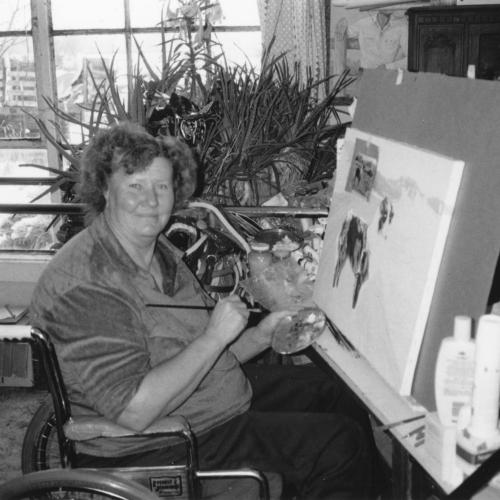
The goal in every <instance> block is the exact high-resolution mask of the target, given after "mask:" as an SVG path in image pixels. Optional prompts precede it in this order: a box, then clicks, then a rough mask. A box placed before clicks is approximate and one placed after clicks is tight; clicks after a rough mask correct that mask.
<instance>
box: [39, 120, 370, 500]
mask: <svg viewBox="0 0 500 500" xmlns="http://www.w3.org/2000/svg"><path fill="white" fill-rule="evenodd" d="M194 179H195V164H194V161H193V158H192V156H191V154H190V151H189V149H188V148H187V146H185V145H183V144H182V143H181V142H179V141H178V140H177V139H175V138H171V137H170V138H165V137H162V138H154V137H152V136H151V135H149V134H148V133H146V132H145V131H144V130H143V129H142V128H140V127H139V126H136V125H132V124H129V123H122V124H119V125H115V126H113V127H110V128H109V129H107V130H105V131H102V132H100V133H99V134H97V135H96V137H95V138H94V139H93V140H92V141H91V143H90V145H89V146H88V148H87V149H86V151H85V152H84V155H83V158H82V180H81V196H82V198H83V199H84V201H86V202H87V204H88V206H89V212H88V219H89V225H88V227H87V228H86V229H84V230H83V231H82V232H80V233H79V234H78V235H76V236H75V237H74V238H73V239H71V240H70V241H69V242H68V243H66V244H65V245H64V246H63V247H62V249H61V250H60V251H59V252H58V253H57V255H56V256H55V257H54V258H53V260H52V261H51V263H50V264H49V266H48V267H47V269H46V271H45V272H44V274H43V275H42V277H41V278H40V281H39V283H38V286H37V289H36V291H35V292H34V294H33V301H32V306H31V319H32V323H33V325H35V326H38V327H40V328H42V329H44V330H46V331H47V332H49V334H50V335H51V337H52V340H53V342H54V343H55V345H56V349H57V351H58V356H59V360H60V364H61V367H62V371H63V377H64V380H65V383H66V386H67V388H68V391H69V397H70V399H71V401H72V405H73V413H74V414H75V415H81V414H85V415H96V414H97V415H104V416H105V417H107V418H109V419H111V420H113V421H116V422H118V423H119V424H121V425H124V426H126V427H129V428H131V429H134V430H141V429H144V428H145V427H146V426H148V425H150V424H151V423H152V422H154V421H155V419H157V418H159V417H162V416H165V415H183V416H184V417H185V418H186V419H187V420H188V421H189V423H190V425H191V427H192V429H193V431H194V433H195V434H196V436H197V442H198V451H199V460H200V464H201V466H202V467H206V468H224V467H238V466H244V465H246V466H248V465H251V466H254V467H257V468H259V469H261V470H264V471H275V472H278V473H280V474H281V476H282V477H283V482H284V491H285V496H286V495H288V493H287V492H291V491H293V492H295V493H294V494H298V495H300V497H301V498H308V499H309V498H335V497H336V496H337V495H338V496H339V497H342V498H348V497H351V498H362V497H366V496H368V494H369V488H370V483H371V479H370V477H371V459H370V451H369V444H368V439H367V435H366V433H365V431H364V430H362V428H361V426H360V424H359V422H361V421H362V420H363V418H365V417H364V415H361V413H360V412H358V410H357V409H356V407H355V405H353V404H351V403H350V402H348V398H347V396H346V394H344V392H343V391H342V389H341V388H340V385H339V384H338V383H335V382H333V381H331V380H330V379H329V378H327V377H325V376H324V375H323V374H322V373H321V372H320V371H319V370H318V369H315V368H314V367H293V366H288V367H287V366H266V365H256V364H253V365H252V364H248V363H247V364H246V365H245V366H244V367H243V366H242V364H243V363H245V362H246V361H248V360H250V359H251V358H253V357H255V355H257V354H258V353H260V352H262V351H263V350H264V349H266V348H268V347H269V345H270V339H271V335H272V332H273V330H274V328H275V326H276V324H277V322H278V321H279V320H280V319H281V318H282V317H283V314H285V313H278V312H277V313H271V314H269V315H267V316H266V317H264V319H262V320H261V321H260V323H258V324H257V326H254V327H251V328H246V329H245V327H246V323H247V320H248V316H249V313H248V310H247V307H246V306H245V304H244V303H243V302H242V301H241V300H240V299H239V298H238V297H236V296H231V297H228V298H225V299H223V300H220V301H219V302H218V303H217V304H216V306H215V308H214V309H213V311H211V313H209V312H207V311H206V310H202V309H200V310H186V309H182V308H175V307H171V308H152V307H148V304H151V303H163V304H171V305H173V306H175V305H176V304H177V305H186V304H187V305H200V306H203V305H206V304H211V299H210V298H209V297H208V296H206V295H205V294H204V292H203V291H202V289H201V288H200V286H199V284H198V283H197V281H196V279H195V277H194V276H193V275H192V274H191V272H190V271H189V269H188V268H187V267H186V265H185V264H184V263H183V261H182V254H181V252H179V251H178V250H177V249H176V248H175V247H173V245H172V244H170V243H169V241H168V240H167V239H166V238H165V236H164V235H163V234H162V231H163V229H164V228H165V225H166V224H167V222H168V220H169V218H170V216H171V214H172V211H173V210H174V208H175V206H176V205H177V206H178V205H180V204H182V203H183V202H184V201H185V200H186V198H187V197H189V196H190V195H191V193H192V192H193V189H194ZM349 408H350V410H349ZM339 409H340V410H341V411H344V412H346V413H351V415H353V416H356V418H357V419H358V421H359V422H355V421H354V420H353V419H351V418H348V417H347V416H343V415H340V414H338V413H334V412H335V411H337V410H339ZM360 415H361V416H360ZM77 453H78V463H79V465H80V466H94V467H105V466H131V465H142V466H145V465H158V464H164V463H167V462H168V463H171V462H173V461H176V460H180V459H181V458H182V453H183V447H182V446H175V445H174V446H172V445H169V442H168V440H166V439H165V438H162V437H141V438H135V439H133V440H124V439H119V440H114V439H102V438H101V439H99V440H95V441H88V442H82V443H79V444H78V445H77Z"/></svg>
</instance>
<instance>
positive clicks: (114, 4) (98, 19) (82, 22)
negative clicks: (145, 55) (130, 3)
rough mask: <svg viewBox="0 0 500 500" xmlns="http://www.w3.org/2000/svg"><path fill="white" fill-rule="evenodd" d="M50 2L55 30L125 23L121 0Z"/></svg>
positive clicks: (114, 26)
mask: <svg viewBox="0 0 500 500" xmlns="http://www.w3.org/2000/svg"><path fill="white" fill-rule="evenodd" d="M139 2H141V0H139ZM51 3H52V23H53V27H54V29H56V30H61V29H85V28H88V29H91V28H123V26H124V24H125V21H124V19H125V17H124V11H123V0H85V1H82V0H52V1H51Z"/></svg>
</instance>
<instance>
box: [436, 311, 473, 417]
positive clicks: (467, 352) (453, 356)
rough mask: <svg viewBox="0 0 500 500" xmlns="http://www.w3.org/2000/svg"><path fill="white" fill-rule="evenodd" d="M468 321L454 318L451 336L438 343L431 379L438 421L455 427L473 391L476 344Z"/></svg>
mask: <svg viewBox="0 0 500 500" xmlns="http://www.w3.org/2000/svg"><path fill="white" fill-rule="evenodd" d="M471 325H472V322H471V318H469V317H468V316H456V317H455V321H454V329H453V336H452V337H446V338H444V339H443V340H442V342H441V347H440V348H439V353H438V357H437V362H436V372H435V375H434V391H435V397H436V407H437V413H438V416H439V420H440V421H441V424H443V425H445V426H449V425H456V424H457V420H458V415H459V412H460V409H461V408H462V407H463V406H465V405H470V404H471V399H472V391H473V387H474V356H475V344H474V341H473V340H471Z"/></svg>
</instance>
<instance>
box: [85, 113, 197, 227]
mask: <svg viewBox="0 0 500 500" xmlns="http://www.w3.org/2000/svg"><path fill="white" fill-rule="evenodd" d="M158 157H162V158H166V159H167V160H169V161H170V163H171V164H172V168H173V171H174V194H175V206H176V207H180V206H182V205H183V204H184V203H185V202H186V200H187V199H188V198H189V197H190V196H192V194H193V193H194V190H195V188H196V169H197V165H196V162H195V160H194V157H193V155H192V153H191V150H190V149H189V147H188V146H187V145H186V144H184V143H183V142H181V141H180V140H179V139H177V138H176V137H164V136H162V137H153V136H152V135H151V134H149V133H148V132H146V130H145V129H144V128H143V127H141V126H140V125H138V124H136V123H132V122H121V123H118V124H116V125H112V126H111V127H109V128H107V129H104V130H101V131H99V132H98V133H97V134H96V135H95V136H94V137H93V138H92V140H91V141H90V143H89V144H88V146H87V147H86V148H85V149H84V151H83V155H82V158H81V167H80V183H79V186H78V193H79V196H80V199H81V201H82V203H85V204H86V205H87V213H86V222H87V223H90V222H91V221H92V220H93V219H94V218H95V217H96V216H97V215H98V214H100V213H101V212H103V211H104V208H105V207H106V200H105V198H104V193H105V192H106V190H107V189H108V180H109V178H110V177H111V175H112V173H113V172H115V171H117V170H118V169H120V168H123V169H124V170H125V172H126V173H127V174H132V173H134V172H137V171H140V170H144V169H145V168H146V167H148V166H149V165H150V164H151V162H152V161H153V160H154V159H155V158H158Z"/></svg>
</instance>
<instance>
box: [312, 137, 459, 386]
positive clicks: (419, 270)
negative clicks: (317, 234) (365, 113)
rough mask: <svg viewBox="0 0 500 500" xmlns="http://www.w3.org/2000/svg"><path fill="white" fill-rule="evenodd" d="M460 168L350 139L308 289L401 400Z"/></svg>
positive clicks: (375, 141) (427, 155)
mask: <svg viewBox="0 0 500 500" xmlns="http://www.w3.org/2000/svg"><path fill="white" fill-rule="evenodd" d="M463 166H464V164H463V162H462V161H460V160H455V159H452V158H448V157H445V156H442V155H439V154H437V153H434V152H430V151H426V150H423V149H419V148H415V147H413V146H409V145H406V144H403V143H399V142H395V141H391V140H388V139H384V138H381V137H376V136H373V135H368V134H365V133H363V132H361V131H359V130H356V129H349V130H348V131H347V134H346V137H345V142H344V144H343V150H342V153H341V155H340V161H339V165H338V166H337V174H336V182H335V189H334V194H333V198H332V203H331V206H330V215H329V218H328V224H327V228H326V234H325V241H324V244H323V250H322V252H321V259H320V264H319V270H318V275H317V279H316V284H315V289H314V299H315V302H316V303H317V304H318V306H320V307H321V308H322V309H323V310H324V311H325V312H326V313H327V315H328V317H329V318H330V319H331V320H332V321H333V323H334V324H335V325H336V326H337V327H338V328H339V329H340V330H341V332H342V333H343V334H344V335H345V336H346V337H347V339H348V340H349V341H350V342H351V343H352V344H353V345H354V346H355V348H356V349H357V351H358V352H359V353H361V354H362V355H363V356H364V357H365V358H366V359H367V360H368V362H370V364H372V366H373V367H374V368H375V369H376V370H377V371H378V372H379V373H380V374H381V375H382V376H383V377H384V378H385V380H386V381H387V382H388V383H389V384H390V385H391V386H393V387H394V388H395V389H396V390H397V391H399V392H400V393H401V394H403V395H405V394H410V391H411V383H412V380H413V374H414V370H415V366H416V362H417V358H418V353H419V350H420V344H421V342H422V338H423V334H424V330H425V324H426V321H427V316H428V313H429V308H430V304H431V301H432V295H433V292H434V287H435V283H436V279H437V276H438V272H439V267H440V264H441V259H442V255H443V250H444V247H445V243H446V238H447V235H448V230H449V227H450V222H451V220H452V217H453V211H454V207H455V202H456V198H457V194H458V189H459V186H460V181H461V177H462V171H463Z"/></svg>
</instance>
